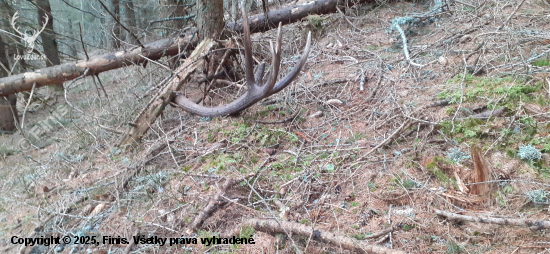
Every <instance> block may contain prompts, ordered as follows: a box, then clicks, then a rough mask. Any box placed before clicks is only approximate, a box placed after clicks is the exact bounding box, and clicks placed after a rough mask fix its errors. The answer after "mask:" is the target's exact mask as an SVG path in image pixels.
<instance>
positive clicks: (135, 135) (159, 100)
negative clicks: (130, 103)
mask: <svg viewBox="0 0 550 254" xmlns="http://www.w3.org/2000/svg"><path fill="white" fill-rule="evenodd" d="M214 44H215V42H214V41H213V40H210V39H206V40H204V41H203V42H201V44H199V46H197V48H196V49H195V50H194V51H193V53H191V56H189V58H187V59H186V60H185V62H184V64H182V65H181V66H180V67H179V68H178V70H177V71H176V73H177V74H176V75H175V76H174V78H173V79H172V80H171V81H170V82H169V83H168V84H167V85H166V86H165V87H164V88H163V89H162V90H161V91H159V93H158V94H157V95H156V96H155V97H154V98H153V99H152V100H151V101H150V102H149V104H148V105H147V107H146V108H144V109H143V110H142V111H141V112H140V114H138V116H137V117H136V119H135V120H134V121H133V123H132V124H130V129H129V130H128V131H127V132H126V135H124V136H123V137H122V139H121V140H120V142H119V146H124V145H128V144H133V142H138V141H140V140H141V137H143V135H145V133H146V132H147V130H149V127H150V126H151V125H152V124H153V123H154V122H155V120H156V119H157V117H158V116H159V115H160V113H162V111H163V110H164V108H165V107H166V105H168V104H169V103H170V101H172V98H173V96H174V95H173V93H174V92H175V91H177V90H178V89H179V88H180V86H181V85H182V83H183V82H185V81H186V80H187V79H188V78H189V75H190V74H191V73H193V72H194V71H195V69H196V68H197V67H199V66H200V65H201V64H202V62H203V59H202V57H203V56H204V55H205V54H207V53H208V52H209V51H210V49H211V48H212V47H213V46H214Z"/></svg>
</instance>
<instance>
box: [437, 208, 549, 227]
mask: <svg viewBox="0 0 550 254" xmlns="http://www.w3.org/2000/svg"><path fill="white" fill-rule="evenodd" d="M435 214H437V215H439V216H443V217H446V218H448V219H451V220H458V221H470V222H477V223H488V224H498V225H506V226H518V227H530V228H533V229H535V230H540V229H548V228H550V221H545V220H538V221H533V220H522V219H501V218H491V217H485V216H468V215H460V214H456V213H451V212H447V211H442V210H435Z"/></svg>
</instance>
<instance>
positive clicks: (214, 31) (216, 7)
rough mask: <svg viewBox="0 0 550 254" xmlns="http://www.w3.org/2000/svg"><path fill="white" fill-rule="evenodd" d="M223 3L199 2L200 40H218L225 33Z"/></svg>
mask: <svg viewBox="0 0 550 254" xmlns="http://www.w3.org/2000/svg"><path fill="white" fill-rule="evenodd" d="M223 26H224V22H223V1H219V0H197V28H198V29H199V40H200V41H202V40H203V39H206V38H208V39H218V37H219V36H220V35H221V32H222V31H223Z"/></svg>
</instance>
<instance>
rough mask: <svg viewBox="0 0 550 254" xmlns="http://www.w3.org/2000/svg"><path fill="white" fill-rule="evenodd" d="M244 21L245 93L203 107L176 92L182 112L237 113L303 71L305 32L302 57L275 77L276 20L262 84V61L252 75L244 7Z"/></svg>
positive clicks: (205, 114)
mask: <svg viewBox="0 0 550 254" xmlns="http://www.w3.org/2000/svg"><path fill="white" fill-rule="evenodd" d="M242 11H243V21H244V29H243V30H244V36H243V44H244V60H245V68H246V70H245V74H246V86H247V88H248V90H247V92H246V93H245V94H243V95H242V96H241V97H239V98H238V99H236V100H234V101H233V102H231V103H229V104H226V105H223V106H218V107H212V108H210V107H204V106H201V105H198V104H196V103H195V102H193V101H191V100H189V99H187V97H185V96H184V95H182V94H178V95H177V96H176V97H175V98H174V102H175V103H176V104H178V105H179V106H181V107H182V108H183V109H184V110H185V111H187V112H190V113H193V114H196V115H200V116H203V117H216V116H225V115H230V114H234V113H237V112H241V111H243V110H244V109H246V108H248V107H250V106H252V105H254V104H255V103H256V102H258V101H260V100H261V99H263V98H266V97H269V96H271V95H272V94H275V93H277V92H279V91H281V90H283V89H284V88H285V87H287V86H288V85H290V83H292V81H293V80H294V79H295V78H296V77H297V76H298V74H299V73H300V71H301V70H302V67H304V65H305V64H306V61H307V57H308V55H309V51H310V47H311V32H309V34H308V35H307V42H306V46H305V48H304V52H303V53H302V57H301V59H300V61H298V62H297V63H296V65H295V66H294V69H292V71H291V72H290V73H289V74H287V75H286V76H285V77H284V78H283V79H281V80H279V81H278V82H276V80H277V76H278V75H279V67H280V65H281V40H282V34H281V23H279V28H278V30H277V43H276V46H275V47H273V43H271V42H270V46H271V55H272V56H273V59H272V62H271V64H272V69H271V71H270V75H269V78H268V79H267V81H266V82H265V83H264V84H262V81H263V78H264V67H265V64H264V63H262V64H260V66H259V67H258V69H257V70H256V73H255V74H254V71H253V70H254V69H253V68H254V67H253V65H252V64H253V61H252V43H251V41H250V28H249V26H248V16H247V14H246V11H245V9H244V7H243V10H242Z"/></svg>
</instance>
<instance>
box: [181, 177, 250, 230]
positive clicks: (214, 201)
mask: <svg viewBox="0 0 550 254" xmlns="http://www.w3.org/2000/svg"><path fill="white" fill-rule="evenodd" d="M254 175H255V174H254V173H250V174H249V175H247V176H244V177H240V178H237V179H235V178H227V179H226V180H225V183H224V184H223V186H222V187H221V189H220V190H218V192H217V193H216V195H214V197H213V198H211V199H210V201H209V202H208V204H207V205H206V206H205V207H204V209H202V211H200V212H199V215H198V216H197V217H195V220H194V221H193V223H192V224H191V226H189V228H188V229H187V230H186V234H187V235H191V234H193V232H195V230H196V229H197V227H199V226H200V225H201V224H202V222H203V221H204V220H205V219H206V217H207V216H208V215H209V214H210V213H212V212H213V211H214V210H215V209H216V208H217V207H218V205H219V204H221V203H223V202H225V201H224V199H222V197H223V195H224V194H225V192H226V191H227V190H228V189H230V188H231V187H233V186H234V185H236V184H238V183H240V182H242V181H244V180H246V179H248V178H250V177H253V176H254Z"/></svg>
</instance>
